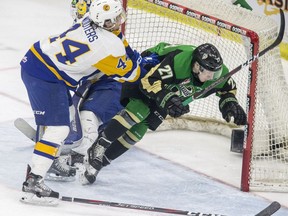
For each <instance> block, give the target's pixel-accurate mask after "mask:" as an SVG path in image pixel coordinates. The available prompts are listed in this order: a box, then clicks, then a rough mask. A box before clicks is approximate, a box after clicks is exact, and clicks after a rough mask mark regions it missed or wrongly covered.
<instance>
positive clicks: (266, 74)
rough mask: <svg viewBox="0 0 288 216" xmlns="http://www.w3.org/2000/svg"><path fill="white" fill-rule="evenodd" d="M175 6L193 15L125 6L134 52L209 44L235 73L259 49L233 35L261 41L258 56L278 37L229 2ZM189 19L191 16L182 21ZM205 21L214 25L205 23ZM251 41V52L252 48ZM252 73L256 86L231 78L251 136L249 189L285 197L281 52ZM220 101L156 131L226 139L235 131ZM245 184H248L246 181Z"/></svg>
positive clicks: (202, 103)
mask: <svg viewBox="0 0 288 216" xmlns="http://www.w3.org/2000/svg"><path fill="white" fill-rule="evenodd" d="M154 2H155V3H157V4H158V5H157V4H155V3H154ZM174 2H176V3H178V4H180V5H183V6H184V7H187V8H190V9H192V12H191V11H190V12H189V11H188V12H187V11H185V12H183V10H178V12H175V11H173V10H171V8H165V7H163V6H167V4H166V3H167V1H166V2H165V1H161V0H158V1H149V0H148V1H147V0H128V8H127V14H128V17H127V21H126V25H125V28H126V32H125V34H126V37H127V39H128V42H129V44H130V45H131V46H132V47H133V48H134V49H137V50H138V51H143V50H145V49H147V48H149V47H152V46H155V45H156V44H157V43H159V42H162V41H165V42H168V43H172V44H193V45H199V44H201V43H206V42H209V43H212V44H214V45H215V46H216V47H217V48H218V49H219V50H220V52H221V55H222V56H223V59H224V64H225V65H226V66H228V68H230V69H234V68H235V67H237V66H238V65H240V64H242V63H244V62H245V61H246V60H247V59H248V57H250V56H251V53H252V52H253V50H252V47H254V48H255V47H257V45H258V43H257V41H256V44H254V43H255V38H251V39H250V38H249V37H244V36H242V35H240V34H237V29H238V30H239V31H240V30H241V29H242V32H243V31H245V29H247V30H251V32H256V33H257V34H258V36H259V50H263V49H264V48H266V47H267V46H269V45H270V44H271V43H273V42H274V40H275V39H276V37H277V35H278V28H277V24H276V23H275V22H274V21H273V20H272V19H269V18H267V17H265V16H260V15H256V14H254V13H253V12H251V11H248V10H245V9H243V8H239V7H237V6H233V5H229V4H227V1H222V0H213V1H202V0H185V1H184V0H182V1H180V0H174ZM159 5H161V6H159ZM174 9H175V8H174ZM178 9H179V8H178ZM180 9H181V8H180ZM193 10H195V11H198V12H200V14H201V13H203V14H206V15H209V16H213V17H216V18H218V19H221V20H223V21H226V22H227V23H226V24H228V25H230V24H232V25H235V26H237V27H239V28H234V30H235V31H236V33H233V32H231V31H229V30H226V29H224V28H219V27H217V26H216V25H215V24H216V23H215V22H213V19H210V17H209V16H202V17H201V18H200V20H199V19H195V18H193V17H191V16H196V17H198V18H199V16H200V15H199V14H198V15H197V14H194V13H193ZM188 13H190V14H189V16H187V15H186V14H188ZM202 20H205V21H206V22H204V21H202ZM209 20H211V23H212V24H208V23H207V22H208V21H209ZM226 27H227V26H226ZM241 27H243V28H241ZM239 31H238V33H239ZM251 37H253V35H251ZM250 41H252V42H253V44H254V46H252V45H250ZM252 70H253V72H252V76H255V77H256V76H257V79H256V85H254V84H252V85H250V84H251V83H250V79H249V76H250V75H249V74H250V73H249V68H248V67H246V68H244V69H242V70H241V71H240V72H238V73H237V74H235V75H233V78H234V80H235V81H236V83H237V86H238V91H237V99H238V100H239V103H240V104H241V106H242V107H244V108H246V111H247V113H248V112H249V119H248V121H249V125H250V126H249V130H250V132H251V134H252V138H251V140H250V141H251V142H250V141H249V142H250V143H248V144H249V145H250V144H251V145H252V154H251V160H250V164H249V167H250V173H249V175H248V176H249V178H250V180H249V183H250V188H251V189H254V188H255V189H257V190H279V191H288V156H287V155H288V153H287V151H288V150H287V148H288V147H287V143H286V139H287V138H288V130H287V129H288V128H287V127H288V125H287V122H288V112H287V111H286V109H287V107H288V88H287V84H286V82H285V77H284V74H283V69H282V65H281V59H280V54H279V49H278V48H275V49H273V50H272V51H270V52H269V53H268V54H266V55H264V56H263V57H261V58H260V59H259V61H258V64H257V63H255V64H253V66H252ZM251 88H252V91H253V92H255V95H254V97H253V98H252V100H251V98H247V95H248V94H249V91H250V89H251ZM218 101H219V99H218V98H217V97H216V96H214V95H213V96H209V97H208V98H205V99H200V100H197V101H194V102H193V103H191V104H190V107H191V109H190V110H191V112H190V113H189V114H188V115H186V116H184V118H181V119H180V120H173V119H170V120H168V121H166V124H164V125H163V126H161V128H160V129H193V130H196V131H209V132H212V133H219V134H222V135H225V136H229V135H230V134H231V129H230V128H231V127H235V125H231V124H226V122H225V121H224V120H223V119H222V116H221V113H220V112H219V109H218ZM247 101H249V103H251V101H252V103H253V106H250V107H252V108H254V109H253V110H251V109H248V106H247V105H248V104H249V103H247ZM251 113H252V114H251ZM253 119H254V121H253ZM252 129H253V130H252ZM276 167H277V168H276ZM244 181H247V183H248V179H246V180H244Z"/></svg>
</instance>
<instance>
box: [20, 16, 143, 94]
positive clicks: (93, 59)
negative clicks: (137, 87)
mask: <svg viewBox="0 0 288 216" xmlns="http://www.w3.org/2000/svg"><path fill="white" fill-rule="evenodd" d="M133 55H134V53H133V50H132V49H131V48H130V47H129V45H128V43H127V41H126V39H125V38H124V37H123V35H122V33H121V32H120V31H116V32H109V31H107V30H104V29H102V28H94V27H92V26H91V21H90V19H89V16H88V14H86V15H85V16H84V18H83V19H82V20H81V22H78V23H76V24H74V25H73V26H72V27H71V28H70V29H68V30H67V31H65V32H63V33H62V34H60V35H57V36H54V37H53V36H52V37H49V38H45V39H43V40H40V41H38V42H37V43H35V44H34V45H33V46H32V47H31V48H30V50H29V51H28V52H27V54H26V56H25V57H24V58H23V60H22V61H21V66H22V67H23V69H25V71H26V72H27V73H29V74H30V75H31V76H33V77H37V78H39V79H43V80H46V81H51V82H55V81H61V82H64V83H65V84H66V85H67V86H69V87H71V88H74V87H76V85H77V84H78V83H79V81H80V80H83V79H90V78H91V79H92V78H99V77H101V76H103V75H106V76H110V77H112V78H113V79H115V80H117V81H119V82H125V81H128V82H135V81H136V80H138V78H139V77H140V73H141V69H140V66H139V64H140V62H139V61H140V59H141V58H136V59H133V58H132V57H133ZM132 59H133V60H132Z"/></svg>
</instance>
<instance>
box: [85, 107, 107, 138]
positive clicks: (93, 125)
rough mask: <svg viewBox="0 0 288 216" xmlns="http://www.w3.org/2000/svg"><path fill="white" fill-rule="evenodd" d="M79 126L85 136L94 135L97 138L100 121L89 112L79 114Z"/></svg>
mask: <svg viewBox="0 0 288 216" xmlns="http://www.w3.org/2000/svg"><path fill="white" fill-rule="evenodd" d="M80 119H81V126H82V130H83V132H84V136H85V134H91V135H92V136H93V134H94V135H95V139H96V138H97V134H98V132H97V131H98V128H99V126H100V125H101V124H102V121H101V120H100V119H99V118H98V117H97V116H96V115H95V114H94V113H93V112H91V111H87V110H83V111H81V112H80Z"/></svg>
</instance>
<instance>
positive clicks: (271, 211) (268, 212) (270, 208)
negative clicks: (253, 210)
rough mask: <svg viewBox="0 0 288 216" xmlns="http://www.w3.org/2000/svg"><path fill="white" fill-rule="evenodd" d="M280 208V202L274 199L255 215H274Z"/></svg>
mask: <svg viewBox="0 0 288 216" xmlns="http://www.w3.org/2000/svg"><path fill="white" fill-rule="evenodd" d="M280 208H281V205H280V203H278V202H276V201H274V202H272V203H271V204H270V205H269V206H267V207H266V208H265V209H263V210H262V211H261V212H259V213H258V214H256V215H255V216H270V215H273V214H274V213H275V212H277V211H278V210H279V209H280Z"/></svg>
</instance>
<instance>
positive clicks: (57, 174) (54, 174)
mask: <svg viewBox="0 0 288 216" xmlns="http://www.w3.org/2000/svg"><path fill="white" fill-rule="evenodd" d="M70 164H71V156H70V155H63V156H60V157H58V158H56V159H55V160H54V162H53V164H52V165H51V167H50V169H49V170H48V172H47V174H46V178H45V179H46V180H50V181H68V182H71V181H74V180H75V175H76V168H75V167H72V166H70Z"/></svg>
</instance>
